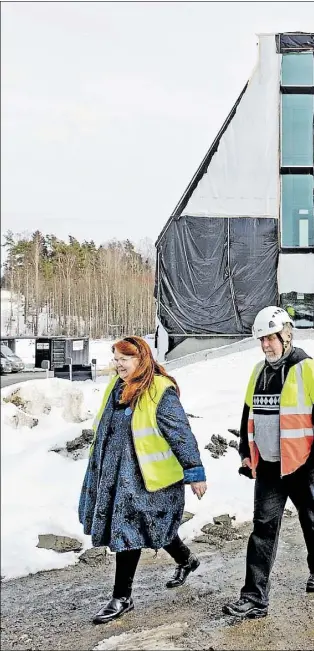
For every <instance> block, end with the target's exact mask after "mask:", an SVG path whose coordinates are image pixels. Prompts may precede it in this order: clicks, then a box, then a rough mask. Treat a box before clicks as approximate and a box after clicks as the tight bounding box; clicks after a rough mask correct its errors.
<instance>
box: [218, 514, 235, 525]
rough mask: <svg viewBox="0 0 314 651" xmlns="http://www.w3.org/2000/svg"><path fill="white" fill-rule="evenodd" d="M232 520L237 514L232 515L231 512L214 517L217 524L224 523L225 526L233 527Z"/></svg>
mask: <svg viewBox="0 0 314 651" xmlns="http://www.w3.org/2000/svg"><path fill="white" fill-rule="evenodd" d="M232 520H235V515H233V516H232V517H230V515H229V513H223V514H222V515H216V516H215V517H214V518H213V521H214V523H215V524H222V525H224V526H228V527H232Z"/></svg>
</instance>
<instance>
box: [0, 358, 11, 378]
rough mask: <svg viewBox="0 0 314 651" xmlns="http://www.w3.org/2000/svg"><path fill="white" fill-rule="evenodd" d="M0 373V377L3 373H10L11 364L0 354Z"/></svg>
mask: <svg viewBox="0 0 314 651" xmlns="http://www.w3.org/2000/svg"><path fill="white" fill-rule="evenodd" d="M0 373H1V375H4V373H12V365H11V363H10V362H9V361H8V360H7V359H6V358H5V357H3V356H2V353H1V359H0Z"/></svg>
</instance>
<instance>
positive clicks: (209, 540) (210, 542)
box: [193, 534, 214, 545]
mask: <svg viewBox="0 0 314 651" xmlns="http://www.w3.org/2000/svg"><path fill="white" fill-rule="evenodd" d="M193 542H197V543H203V544H207V545H213V544H214V542H213V540H212V538H211V536H207V535H206V534H204V535H200V536H196V538H194V539H193Z"/></svg>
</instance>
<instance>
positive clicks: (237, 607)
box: [222, 597, 268, 619]
mask: <svg viewBox="0 0 314 651" xmlns="http://www.w3.org/2000/svg"><path fill="white" fill-rule="evenodd" d="M222 612H223V613H226V614H227V615H233V616H234V617H241V619H245V618H248V619H257V618H258V617H266V615H267V613H268V608H267V606H258V605H257V604H255V603H254V602H253V601H250V599H245V598H244V597H241V598H240V599H238V600H237V601H234V602H231V603H229V604H225V605H224V606H223V608H222Z"/></svg>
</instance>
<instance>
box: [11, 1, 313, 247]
mask: <svg viewBox="0 0 314 651" xmlns="http://www.w3.org/2000/svg"><path fill="white" fill-rule="evenodd" d="M1 18H2V28H1V40H2V45H1V75H2V97H1V110H2V120H1V121H2V125H1V137H2V143H1V145H2V146H1V150H2V151H1V163H2V165H1V167H2V174H1V190H2V192H1V194H2V197H1V208H2V234H3V233H5V232H6V231H7V230H8V229H11V230H12V231H13V232H14V233H25V232H32V231H34V230H37V229H39V230H40V231H42V232H43V233H54V234H55V235H56V236H57V237H59V238H61V239H67V237H68V235H69V234H71V235H72V236H74V237H76V238H77V239H79V240H81V241H82V240H84V239H87V240H91V239H93V240H94V241H95V242H96V243H97V244H100V243H102V242H105V241H108V240H110V239H113V238H117V239H126V238H129V239H131V240H132V241H134V242H138V241H139V240H141V239H143V238H150V239H152V240H153V241H155V240H156V238H157V237H158V235H159V233H160V231H161V229H162V228H163V226H164V224H165V222H166V221H167V219H168V217H169V216H170V214H171V213H172V211H173V209H174V207H175V205H176V204H177V202H178V201H179V199H180V197H181V195H182V194H183V192H184V190H185V188H186V186H187V185H188V183H189V181H190V179H191V178H192V176H193V175H194V173H195V171H196V169H197V167H198V166H199V164H200V162H201V160H202V158H203V157H204V155H205V153H206V151H207V150H208V148H209V147H210V144H211V142H212V141H213V139H214V137H215V136H216V134H217V132H218V130H219V129H220V127H221V125H222V123H223V122H224V120H225V118H226V116H227V115H228V113H229V111H230V109H231V108H232V106H233V104H234V102H235V100H236V99H237V97H238V95H239V93H240V92H241V90H242V88H243V86H244V84H245V83H246V82H247V80H248V78H249V77H250V75H251V73H252V70H253V67H254V65H255V63H256V57H257V40H258V39H257V36H256V34H258V33H265V32H276V31H281V32H283V31H307V32H308V31H314V12H313V4H312V3H311V2H208V3H198V2H185V3H184V2H160V3H154V2H149V3H148V2H137V3H135V2H125V3H115V2H112V3H111V2H106V3H103V2H2V4H1Z"/></svg>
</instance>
